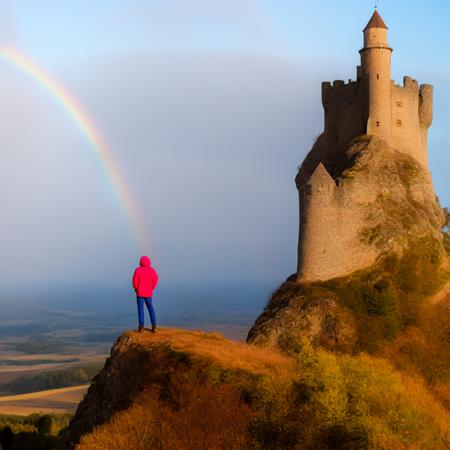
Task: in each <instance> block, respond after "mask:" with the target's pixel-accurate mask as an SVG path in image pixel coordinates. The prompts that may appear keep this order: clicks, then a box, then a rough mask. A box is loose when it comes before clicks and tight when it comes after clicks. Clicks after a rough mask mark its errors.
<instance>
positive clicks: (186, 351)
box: [62, 329, 450, 450]
mask: <svg viewBox="0 0 450 450" xmlns="http://www.w3.org/2000/svg"><path fill="white" fill-rule="evenodd" d="M80 439H81V443H79V444H78V445H77V443H78V442H79V441H80ZM75 445H76V448H77V449H79V450H88V449H89V450H93V449H99V450H100V449H105V448H108V449H111V450H114V449H124V448H139V449H147V448H148V449H167V448H170V449H199V448H208V449H243V448H254V449H285V448H299V449H300V448H301V449H309V448H310V449H313V448H314V449H315V448H324V449H326V448H342V449H352V448H355V449H356V448H358V449H364V448H380V449H381V448H396V449H402V448H447V447H449V446H450V414H449V412H448V411H447V410H446V409H445V407H444V406H443V405H442V404H440V402H439V401H438V400H437V399H436V398H435V396H434V395H433V394H432V393H431V392H430V391H429V390H428V389H427V387H426V386H425V385H424V383H423V382H422V381H420V380H419V379H414V378H411V377H409V376H406V375H404V374H401V373H400V372H398V371H396V370H395V369H394V368H393V367H392V366H391V364H390V363H389V362H387V361H386V360H383V359H379V358H373V357H370V356H367V355H359V356H353V357H352V356H348V355H342V356H338V355H335V354H332V353H330V352H327V351H325V350H321V349H316V348H314V347H312V346H311V345H309V343H308V342H307V340H303V341H302V342H300V343H299V345H298V346H297V348H296V350H295V351H293V352H291V354H290V355H287V354H284V353H281V352H279V351H277V350H274V349H262V348H258V347H255V346H253V345H249V344H243V343H238V342H232V341H228V340H226V339H224V338H223V337H221V336H220V335H217V334H208V333H201V332H191V331H182V330H172V329H162V330H161V332H160V333H159V334H157V335H152V334H150V333H144V334H138V333H135V332H128V333H125V334H124V335H122V336H121V337H120V338H119V340H118V341H117V342H116V344H115V345H114V347H113V349H112V351H111V356H110V358H109V359H108V360H107V362H106V363H105V367H104V368H103V370H102V371H101V372H100V374H99V375H98V376H97V377H96V378H95V380H94V382H93V384H92V385H91V387H90V389H89V391H88V394H87V395H86V397H85V399H84V400H83V401H82V402H81V403H80V405H79V408H78V411H77V413H76V415H75V417H74V419H73V420H72V422H71V424H70V426H69V429H68V431H67V434H66V436H65V440H64V442H63V443H62V446H63V448H73V447H74V446H75Z"/></svg>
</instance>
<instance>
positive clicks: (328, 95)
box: [297, 11, 433, 281]
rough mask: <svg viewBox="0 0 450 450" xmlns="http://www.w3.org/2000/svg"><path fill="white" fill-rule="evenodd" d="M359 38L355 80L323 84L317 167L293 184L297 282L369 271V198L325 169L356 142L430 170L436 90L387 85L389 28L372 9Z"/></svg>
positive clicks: (407, 80)
mask: <svg viewBox="0 0 450 450" xmlns="http://www.w3.org/2000/svg"><path fill="white" fill-rule="evenodd" d="M363 33H364V46H363V48H362V49H361V50H360V55H361V65H360V66H358V67H357V74H356V75H357V76H356V81H352V80H349V82H348V83H345V82H344V81H341V80H336V81H334V82H333V83H330V82H324V83H322V104H323V108H324V132H323V134H322V135H321V136H320V137H319V139H318V141H317V143H316V145H315V147H314V148H313V150H312V152H311V153H313V152H315V155H313V157H312V158H311V161H313V162H314V161H315V164H316V165H315V166H314V165H312V166H311V162H309V163H308V164H309V165H310V167H309V168H308V165H307V164H306V165H305V167H306V169H304V168H303V167H302V169H301V171H300V173H301V176H300V177H298V178H297V187H298V189H299V194H300V234H299V258H298V279H299V280H300V281H314V280H325V279H329V278H333V277H337V276H342V275H346V274H348V273H351V272H352V271H354V270H357V269H359V268H363V267H367V266H368V265H370V264H372V263H373V262H374V260H375V258H376V254H375V253H374V252H372V251H371V250H370V249H368V248H367V246H364V245H362V244H361V242H359V240H358V236H359V235H360V230H361V228H362V227H363V226H364V221H365V217H364V214H363V211H364V208H361V207H360V206H361V204H362V203H364V202H365V201H366V200H367V202H368V201H369V199H370V195H371V194H370V192H366V189H365V187H364V186H360V185H358V186H355V185H354V182H353V180H351V179H343V180H342V179H338V178H337V177H335V178H336V179H333V177H332V176H331V175H330V173H329V172H330V169H331V173H333V169H335V167H332V166H333V165H334V164H335V161H337V160H338V159H339V157H341V158H342V154H344V153H345V151H346V150H347V149H348V147H349V146H350V144H351V142H352V141H353V140H354V139H355V138H357V137H359V136H362V135H371V136H376V137H378V138H381V139H382V140H383V141H384V142H385V143H386V145H388V146H390V147H392V148H394V149H396V150H398V151H400V152H402V153H405V154H408V155H409V156H411V157H412V158H414V160H415V161H417V162H418V163H420V164H421V166H423V167H424V169H427V165H428V163H427V130H428V128H429V127H430V125H431V122H432V101H433V100H432V96H433V88H432V86H431V85H428V84H423V85H421V86H419V85H418V83H417V81H415V80H413V79H412V78H410V77H404V80H403V85H402V86H400V85H397V84H396V83H395V82H394V81H393V80H391V55H392V49H391V48H390V47H389V45H388V42H387V27H386V25H385V23H384V22H383V20H382V18H381V17H380V15H379V14H378V12H377V11H375V12H374V14H373V16H372V18H371V19H370V21H369V23H368V24H367V26H366V27H365V29H364V31H363ZM327 169H328V170H327ZM302 170H303V171H302ZM305 174H306V176H305ZM334 175H336V174H334ZM364 195H367V198H365V197H364ZM356 198H357V199H358V203H359V206H358V207H355V199H356Z"/></svg>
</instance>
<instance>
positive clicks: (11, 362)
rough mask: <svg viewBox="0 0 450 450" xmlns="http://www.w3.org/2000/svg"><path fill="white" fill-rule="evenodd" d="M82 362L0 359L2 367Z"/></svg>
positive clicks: (75, 359)
mask: <svg viewBox="0 0 450 450" xmlns="http://www.w3.org/2000/svg"><path fill="white" fill-rule="evenodd" d="M79 361H81V360H80V358H67V359H0V366H37V365H39V364H69V363H75V362H79Z"/></svg>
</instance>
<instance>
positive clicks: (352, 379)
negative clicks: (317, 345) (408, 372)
mask: <svg viewBox="0 0 450 450" xmlns="http://www.w3.org/2000/svg"><path fill="white" fill-rule="evenodd" d="M295 358H296V360H297V363H298V374H299V377H298V384H299V386H301V395H300V396H298V397H297V399H296V401H297V406H296V410H297V413H298V415H299V416H304V415H305V414H306V415H307V416H308V421H309V424H308V427H307V428H306V429H305V428H304V429H305V431H306V433H307V434H308V435H307V436H304V437H303V442H304V443H305V444H306V445H305V447H306V448H342V449H349V448H380V449H381V448H413V447H414V448H447V446H448V445H450V440H449V439H450V434H449V433H450V414H449V412H448V411H446V410H445V408H444V407H443V406H442V405H441V404H440V403H439V402H437V401H436V400H435V399H434V398H433V396H432V395H431V394H430V392H428V391H427V388H426V386H425V385H424V384H423V382H422V381H421V380H420V379H413V378H410V377H406V376H403V375H401V374H400V373H399V372H396V371H395V369H394V368H393V367H392V365H391V364H390V363H389V362H387V361H386V360H381V359H377V358H373V357H370V356H367V355H360V356H357V357H355V356H349V355H339V356H338V355H333V354H331V353H329V352H326V351H324V350H318V349H314V348H312V347H311V345H310V344H309V343H308V342H307V341H305V342H303V348H302V350H301V352H300V353H298V354H297V355H296V356H295ZM293 407H295V406H293ZM303 425H304V424H302V426H303ZM319 443H320V446H319ZM333 445H335V446H334V447H333ZM315 446H316V447H315Z"/></svg>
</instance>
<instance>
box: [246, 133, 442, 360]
mask: <svg viewBox="0 0 450 450" xmlns="http://www.w3.org/2000/svg"><path fill="white" fill-rule="evenodd" d="M322 156H323V155H322V154H321V151H320V146H319V147H315V148H314V149H313V151H312V152H311V153H310V154H309V155H308V156H307V158H306V159H305V161H304V163H303V164H302V166H301V168H300V170H299V174H298V176H297V185H298V186H305V185H307V183H308V180H309V179H310V177H311V173H312V172H313V167H315V166H317V164H318V163H319V162H320V160H321V159H320V158H321V157H322ZM324 163H325V164H328V167H329V170H330V174H331V177H330V179H332V180H339V181H338V183H340V184H341V185H342V184H343V183H347V186H349V188H348V195H347V196H346V202H347V203H346V204H341V205H339V208H340V209H341V214H340V218H339V219H340V220H341V221H342V222H343V223H339V224H338V225H337V226H335V225H334V224H330V223H329V222H327V220H326V218H325V217H317V220H318V221H319V222H320V224H319V225H318V227H326V226H329V227H332V228H331V230H330V236H329V239H328V240H327V241H326V242H317V239H318V238H317V234H315V235H311V236H308V237H307V240H308V242H307V244H305V246H306V245H312V242H315V244H316V245H317V248H319V249H322V248H323V249H324V250H323V252H324V256H323V257H320V258H317V259H316V260H315V262H316V263H317V268H316V269H315V270H316V271H317V272H318V273H323V274H325V275H326V274H328V273H329V266H330V265H333V264H334V261H329V259H330V258H335V259H339V261H341V260H344V261H345V260H348V264H347V265H342V264H341V262H339V265H340V266H341V267H347V266H348V267H347V269H348V270H344V271H343V274H342V275H341V276H339V277H329V276H324V277H323V278H324V281H319V280H317V281H315V282H309V283H308V282H302V280H301V278H300V279H299V278H298V277H297V276H296V275H293V276H291V277H290V278H288V280H287V281H286V282H285V283H284V284H283V285H282V286H281V287H280V288H279V289H278V290H277V291H276V292H275V293H274V294H273V296H272V298H271V299H270V301H269V302H268V304H267V307H266V308H265V310H264V311H263V313H262V314H261V316H260V317H259V318H258V319H257V320H256V322H255V324H254V326H253V327H252V329H251V330H250V332H249V335H248V341H249V342H251V343H254V344H258V345H270V346H275V347H278V348H282V349H285V350H286V349H289V348H290V347H291V346H292V345H295V342H298V341H299V340H300V339H301V338H302V337H307V338H308V339H310V340H311V341H312V342H313V343H314V344H316V345H320V346H325V347H326V348H329V349H332V350H338V351H343V352H357V351H361V350H362V351H371V350H373V349H374V348H375V347H378V346H380V345H383V344H382V343H383V342H384V340H392V339H394V338H395V336H397V335H398V334H399V333H401V332H402V331H404V330H405V329H407V328H408V326H410V325H411V324H412V323H418V322H420V320H421V317H422V315H423V314H424V312H423V311H422V309H423V308H425V309H426V308H427V299H428V298H430V297H431V296H432V295H434V294H435V293H437V292H438V291H439V290H440V289H442V288H443V286H444V285H445V283H446V282H447V281H448V280H449V279H450V276H449V270H448V255H447V253H446V250H445V248H444V243H443V233H442V227H443V224H444V213H443V210H442V208H441V207H440V205H439V203H438V201H437V198H436V196H435V193H434V189H433V185H432V181H431V176H430V173H429V171H428V170H427V169H426V168H424V167H423V166H421V165H420V164H419V163H417V162H416V161H415V160H414V159H413V158H411V157H410V156H408V155H407V154H405V153H403V152H400V151H397V150H395V149H393V148H391V147H389V146H387V145H386V144H385V143H384V141H382V140H381V139H378V138H374V137H369V136H363V137H361V138H359V139H358V140H357V141H355V142H354V144H353V145H352V146H351V147H350V148H349V149H348V150H347V152H346V153H345V154H344V155H341V156H340V157H337V156H336V155H335V159H334V162H333V164H331V162H329V161H327V160H324ZM333 183H334V182H333ZM336 220H337V219H336ZM346 221H348V223H346ZM342 234H345V239H344V240H345V243H343V242H342V239H343V237H342ZM321 237H322V238H323V233H322V234H321ZM302 250H303V249H302V248H300V251H302ZM356 254H363V255H366V256H365V263H364V264H360V263H361V260H358V261H357V257H356ZM330 255H331V256H330ZM319 256H320V255H319ZM355 261H356V262H355ZM352 265H355V267H361V266H362V268H361V269H359V270H351V267H352ZM330 278H331V279H330Z"/></svg>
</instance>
